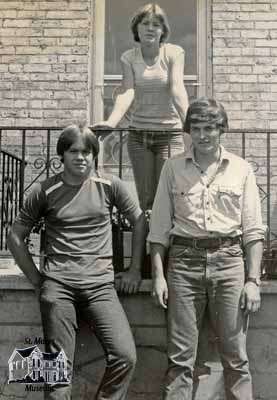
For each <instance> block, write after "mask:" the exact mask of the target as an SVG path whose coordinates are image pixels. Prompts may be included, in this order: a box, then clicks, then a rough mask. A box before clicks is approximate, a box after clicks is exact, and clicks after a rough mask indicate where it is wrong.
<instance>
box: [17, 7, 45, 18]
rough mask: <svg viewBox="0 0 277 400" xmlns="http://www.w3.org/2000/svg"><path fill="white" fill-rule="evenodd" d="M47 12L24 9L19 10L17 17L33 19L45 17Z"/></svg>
mask: <svg viewBox="0 0 277 400" xmlns="http://www.w3.org/2000/svg"><path fill="white" fill-rule="evenodd" d="M45 17H46V13H45V12H44V11H39V10H34V9H32V10H29V11H28V10H24V11H18V13H17V18H18V19H21V18H22V19H23V18H28V19H29V18H31V19H38V18H41V19H45Z"/></svg>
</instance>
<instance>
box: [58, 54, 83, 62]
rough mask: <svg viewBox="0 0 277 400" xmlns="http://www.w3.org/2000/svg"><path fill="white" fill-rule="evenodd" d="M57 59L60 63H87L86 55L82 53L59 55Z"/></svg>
mask: <svg viewBox="0 0 277 400" xmlns="http://www.w3.org/2000/svg"><path fill="white" fill-rule="evenodd" d="M58 61H59V62H60V63H62V64H72V63H74V64H87V62H88V56H87V55H86V56H84V55H68V56H59V57H58Z"/></svg>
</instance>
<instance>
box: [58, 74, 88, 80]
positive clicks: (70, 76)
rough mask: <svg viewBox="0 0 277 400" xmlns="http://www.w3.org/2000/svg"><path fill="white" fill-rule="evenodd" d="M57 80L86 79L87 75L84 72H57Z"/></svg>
mask: <svg viewBox="0 0 277 400" xmlns="http://www.w3.org/2000/svg"><path fill="white" fill-rule="evenodd" d="M59 80H60V81H61V82H63V81H78V82H80V81H86V80H87V75H86V74H82V75H81V76H80V74H76V73H75V74H59Z"/></svg>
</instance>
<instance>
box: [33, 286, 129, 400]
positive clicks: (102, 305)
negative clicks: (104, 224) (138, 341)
mask: <svg viewBox="0 0 277 400" xmlns="http://www.w3.org/2000/svg"><path fill="white" fill-rule="evenodd" d="M40 309H41V316H42V324H43V331H44V339H45V348H46V351H47V352H56V351H60V350H61V349H63V350H64V352H65V354H66V356H67V358H68V367H69V368H68V376H69V379H70V380H71V379H72V369H73V361H74V352H75V338H76V330H77V315H80V316H81V317H82V318H83V319H84V320H86V321H87V322H88V324H89V325H90V326H91V328H92V329H93V331H94V333H95V335H96V336H97V338H98V339H99V341H100V342H101V344H102V346H103V349H104V351H105V356H106V363H107V365H106V370H105V373H104V376H103V378H102V381H101V384H100V386H99V389H98V392H97V395H96V399H97V400H100V399H101V400H104V399H105V400H107V399H111V400H123V399H125V397H126V393H127V389H128V385H129V383H130V380H131V377H132V374H133V371H134V367H135V364H136V349H135V344H134V340H133V336H132V333H131V330H130V327H129V323H128V321H127V318H126V315H125V313H124V311H123V309H122V306H121V304H120V302H119V300H118V297H117V294H116V291H115V289H114V286H113V284H112V283H108V284H103V285H101V286H98V287H96V288H93V289H74V288H72V287H69V286H66V285H64V284H62V283H59V282H57V281H54V280H51V279H46V280H45V281H44V282H43V284H42V288H41V295H40ZM53 388H54V390H53V391H47V392H46V393H45V398H46V399H49V400H50V399H51V400H70V399H71V384H68V385H60V384H59V385H55V386H53Z"/></svg>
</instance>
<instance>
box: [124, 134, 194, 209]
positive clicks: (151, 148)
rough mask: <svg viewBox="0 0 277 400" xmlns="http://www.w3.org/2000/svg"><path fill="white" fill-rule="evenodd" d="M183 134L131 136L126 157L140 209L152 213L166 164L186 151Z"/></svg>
mask: <svg viewBox="0 0 277 400" xmlns="http://www.w3.org/2000/svg"><path fill="white" fill-rule="evenodd" d="M184 135H185V136H186V137H188V138H189V136H188V135H186V134H184V133H171V134H170V135H167V134H166V133H162V132H161V133H159V132H130V133H129V134H128V142H127V147H128V153H129V158H130V160H131V163H132V167H133V173H134V179H135V183H136V189H137V193H138V198H139V203H140V206H141V208H142V209H143V210H144V211H145V210H149V209H152V205H153V202H154V198H155V194H156V190H157V186H158V183H159V178H160V174H161V170H162V167H163V165H164V163H165V161H166V160H167V159H168V158H169V157H171V156H173V155H175V154H178V153H182V152H183V151H184V149H185V145H184Z"/></svg>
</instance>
